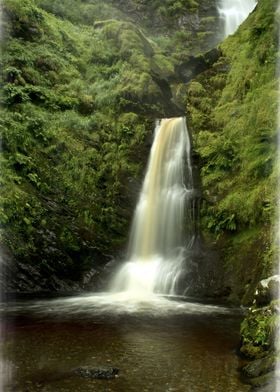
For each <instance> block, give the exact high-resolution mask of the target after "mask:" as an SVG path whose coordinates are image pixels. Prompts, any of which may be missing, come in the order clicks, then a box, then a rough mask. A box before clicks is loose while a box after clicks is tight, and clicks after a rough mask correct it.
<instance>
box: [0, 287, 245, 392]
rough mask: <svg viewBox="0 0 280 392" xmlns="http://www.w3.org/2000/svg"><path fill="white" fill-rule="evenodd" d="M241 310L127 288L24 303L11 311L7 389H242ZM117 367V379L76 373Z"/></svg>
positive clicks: (7, 318)
mask: <svg viewBox="0 0 280 392" xmlns="http://www.w3.org/2000/svg"><path fill="white" fill-rule="evenodd" d="M240 318H241V315H240V312H238V311H236V310H234V309H228V308H224V307H219V306H212V305H202V304H198V303H191V302H185V301H182V300H181V299H167V298H162V297H156V296H153V298H150V299H149V300H148V298H147V299H143V300H142V301H139V300H138V299H131V298H130V299H128V298H125V294H119V295H95V296H82V297H75V298H64V299H57V300H45V301H24V302H18V303H14V304H10V305H9V308H8V309H5V322H4V321H3V318H2V324H5V343H4V347H3V357H4V358H3V360H4V364H5V369H6V376H9V377H6V378H7V379H8V380H6V382H7V384H6V387H5V389H4V391H20V392H24V391H26V392H32V391H42V392H44V391H45V392H59V391H65V392H66V391H67V392H71V391H81V392H86V391H98V392H99V391H100V392H102V391H104V392H105V391H106V392H109V391H120V392H130V391H131V392H132V391H137V392H138V391H147V392H157V391H158V392H163V391H165V392H168V391H169V392H171V391H178V392H180V391H182V392H204V391H205V392H209V391H215V392H218V391H227V392H243V391H248V390H249V387H248V386H247V385H244V384H242V383H241V381H240V380H239V373H238V368H239V366H240V362H239V361H240V360H239V358H238V357H237V355H236V353H235V351H236V348H237V347H238V339H239V335H238V331H239V323H240ZM80 366H93V367H96V366H101V367H104V366H114V367H117V368H119V369H120V373H119V377H118V378H116V379H113V380H88V379H83V378H81V377H79V376H77V375H74V374H73V372H72V369H74V368H76V367H80Z"/></svg>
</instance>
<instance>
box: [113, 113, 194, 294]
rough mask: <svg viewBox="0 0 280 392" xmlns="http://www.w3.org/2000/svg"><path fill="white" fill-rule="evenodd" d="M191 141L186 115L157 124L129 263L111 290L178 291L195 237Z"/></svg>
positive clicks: (138, 291) (131, 243) (138, 207)
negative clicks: (189, 249) (187, 254)
mask: <svg viewBox="0 0 280 392" xmlns="http://www.w3.org/2000/svg"><path fill="white" fill-rule="evenodd" d="M193 209H194V206H193V179H192V166H191V143H190V137H189V134H188V131H187V127H186V123H185V119H184V118H183V117H178V118H171V119H163V120H161V121H160V122H159V123H158V124H157V125H156V129H155V137H154V142H153V145H152V149H151V153H150V158H149V163H148V167H147V172H146V175H145V179H144V182H143V186H142V190H141V194H140V197H139V201H138V203H137V206H136V209H135V213H134V218H133V223H132V229H131V234H130V241H129V247H128V262H126V263H125V264H124V265H123V266H122V267H121V269H120V271H119V272H118V273H117V275H116V277H115V278H114V281H113V282H112V285H111V291H114V292H123V291H125V292H129V294H130V295H135V296H140V297H142V296H146V295H150V294H152V293H154V292H158V293H162V294H175V293H176V289H177V286H178V284H179V281H180V276H181V271H182V267H183V264H184V262H185V259H186V253H187V250H188V248H190V247H191V244H192V241H193V228H192V226H193V225H192V216H193Z"/></svg>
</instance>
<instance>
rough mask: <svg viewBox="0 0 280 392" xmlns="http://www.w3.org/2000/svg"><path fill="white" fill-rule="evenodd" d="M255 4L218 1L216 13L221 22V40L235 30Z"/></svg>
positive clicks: (244, 0) (252, 0)
mask: <svg viewBox="0 0 280 392" xmlns="http://www.w3.org/2000/svg"><path fill="white" fill-rule="evenodd" d="M256 4H257V1H256V0H220V2H219V6H218V12H219V15H220V18H221V20H222V22H223V38H224V37H227V36H228V35H230V34H233V33H234V32H235V31H236V30H237V28H238V27H239V26H240V25H241V23H242V22H243V21H244V20H245V19H246V18H247V16H248V15H249V14H250V12H252V11H253V9H254V8H255V6H256Z"/></svg>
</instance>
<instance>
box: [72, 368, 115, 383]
mask: <svg viewBox="0 0 280 392" xmlns="http://www.w3.org/2000/svg"><path fill="white" fill-rule="evenodd" d="M74 373H75V374H77V375H78V376H81V377H83V378H92V379H96V378H97V379H105V380H110V379H112V378H116V377H118V374H119V369H118V368H115V367H104V368H95V367H89V366H82V367H78V368H77V369H75V370H74Z"/></svg>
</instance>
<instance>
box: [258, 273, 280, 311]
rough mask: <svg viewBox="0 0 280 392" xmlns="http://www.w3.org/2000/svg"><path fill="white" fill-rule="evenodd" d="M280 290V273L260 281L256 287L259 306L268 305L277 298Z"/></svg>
mask: <svg viewBox="0 0 280 392" xmlns="http://www.w3.org/2000/svg"><path fill="white" fill-rule="evenodd" d="M279 290H280V275H274V276H270V277H269V278H267V279H263V280H261V281H260V282H259V284H258V285H257V288H256V292H255V296H254V300H255V304H256V305H257V306H266V305H268V304H269V303H270V302H271V301H272V300H274V299H277V298H278V296H279Z"/></svg>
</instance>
